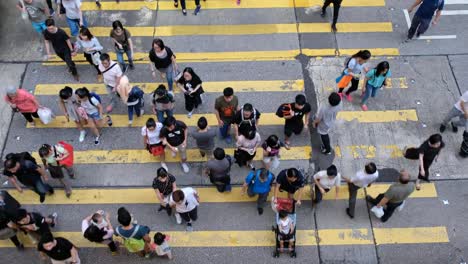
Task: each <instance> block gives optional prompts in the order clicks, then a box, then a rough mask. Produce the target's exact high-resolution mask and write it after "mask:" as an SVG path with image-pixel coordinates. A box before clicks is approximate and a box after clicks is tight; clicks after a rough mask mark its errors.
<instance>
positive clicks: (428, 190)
mask: <svg viewBox="0 0 468 264" xmlns="http://www.w3.org/2000/svg"><path fill="white" fill-rule="evenodd" d="M245 176H247V174H246V175H245ZM151 181H152V179H148V185H149V184H150V182H151ZM389 186H390V184H381V183H376V184H373V185H372V186H371V187H369V188H367V194H368V195H371V196H372V197H376V196H377V195H378V194H380V193H384V192H385V191H386V190H387V189H388V187H389ZM421 186H422V187H421V190H420V191H415V192H413V193H412V194H411V196H410V198H436V197H437V190H436V187H435V185H434V184H433V183H423V184H422V185H421ZM197 191H198V193H199V195H200V199H201V201H202V203H240V202H253V201H256V197H253V198H251V197H249V196H247V195H242V192H241V187H233V188H232V192H230V193H220V192H218V191H217V190H216V188H211V187H201V188H197ZM9 192H10V194H11V195H13V196H14V197H16V199H17V200H18V201H19V202H20V203H21V204H40V203H39V198H38V196H37V194H36V193H34V192H32V191H29V190H25V191H24V192H23V193H18V191H16V190H10V191H9ZM272 195H273V192H270V196H269V198H268V199H269V200H271V197H272ZM279 196H280V197H286V194H285V193H283V192H281V193H280V194H279ZM364 197H365V195H364V190H363V189H359V191H358V195H357V198H358V199H363V198H364ZM303 199H304V200H308V201H310V200H311V195H310V185H306V186H305V189H304V196H303ZM334 199H335V190H331V191H330V192H328V193H326V194H324V196H323V200H334ZM338 199H339V200H346V199H348V186H347V185H346V184H343V185H342V186H341V187H340V191H339V196H338ZM119 203H125V204H156V203H158V200H157V199H156V194H155V193H154V190H153V189H151V188H118V189H117V188H110V189H107V188H105V189H102V188H101V189H95V188H87V189H74V190H73V194H72V195H71V196H70V198H66V196H65V193H64V191H63V190H57V191H56V194H55V195H51V196H47V199H46V200H45V202H44V204H119Z"/></svg>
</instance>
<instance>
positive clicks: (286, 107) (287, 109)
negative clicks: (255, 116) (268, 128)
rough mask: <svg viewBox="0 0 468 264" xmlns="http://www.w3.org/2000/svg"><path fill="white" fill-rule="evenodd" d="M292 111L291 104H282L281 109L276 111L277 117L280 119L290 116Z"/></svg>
mask: <svg viewBox="0 0 468 264" xmlns="http://www.w3.org/2000/svg"><path fill="white" fill-rule="evenodd" d="M291 110H292V106H291V104H282V105H280V107H278V110H276V115H277V116H278V117H285V116H290V115H291Z"/></svg>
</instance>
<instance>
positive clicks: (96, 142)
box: [94, 136, 99, 145]
mask: <svg viewBox="0 0 468 264" xmlns="http://www.w3.org/2000/svg"><path fill="white" fill-rule="evenodd" d="M94 145H99V136H97V137H96V138H95V139H94Z"/></svg>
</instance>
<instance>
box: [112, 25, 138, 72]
mask: <svg viewBox="0 0 468 264" xmlns="http://www.w3.org/2000/svg"><path fill="white" fill-rule="evenodd" d="M110 37H111V39H112V41H113V42H114V48H115V54H116V55H117V61H118V62H119V63H120V66H122V69H123V71H124V72H125V71H127V64H126V63H125V60H124V58H123V55H124V54H127V59H128V64H129V67H130V70H133V69H134V66H133V54H134V52H133V41H132V35H131V34H130V31H128V30H127V29H125V28H124V27H123V25H122V22H120V21H119V20H116V21H114V22H112V29H111V31H110Z"/></svg>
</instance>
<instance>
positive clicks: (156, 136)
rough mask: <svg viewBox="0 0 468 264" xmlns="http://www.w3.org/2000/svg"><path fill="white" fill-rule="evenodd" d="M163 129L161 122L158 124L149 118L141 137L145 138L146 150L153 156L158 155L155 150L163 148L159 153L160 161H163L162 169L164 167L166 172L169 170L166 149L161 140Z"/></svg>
mask: <svg viewBox="0 0 468 264" xmlns="http://www.w3.org/2000/svg"><path fill="white" fill-rule="evenodd" d="M162 129H163V124H161V123H160V122H156V121H155V120H154V118H152V117H151V118H148V120H147V121H146V125H145V126H144V127H142V128H141V135H142V136H143V145H144V146H145V148H146V150H148V151H149V153H151V154H152V155H155V154H156V153H155V152H154V151H153V150H154V149H153V148H161V147H162V148H163V149H162V151H161V152H160V153H158V155H157V156H158V157H159V160H160V161H161V167H163V168H164V169H165V170H166V171H168V170H169V169H168V168H167V165H166V153H165V152H164V148H165V147H166V146H165V145H164V144H163V141H162V139H161V130H162Z"/></svg>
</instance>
